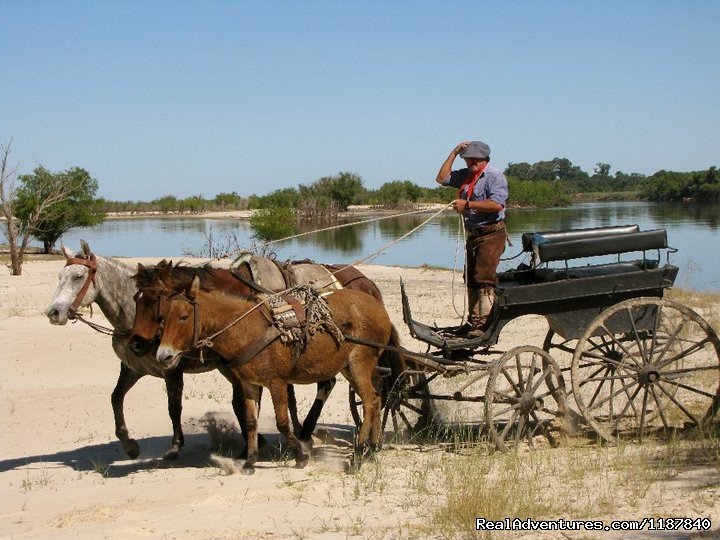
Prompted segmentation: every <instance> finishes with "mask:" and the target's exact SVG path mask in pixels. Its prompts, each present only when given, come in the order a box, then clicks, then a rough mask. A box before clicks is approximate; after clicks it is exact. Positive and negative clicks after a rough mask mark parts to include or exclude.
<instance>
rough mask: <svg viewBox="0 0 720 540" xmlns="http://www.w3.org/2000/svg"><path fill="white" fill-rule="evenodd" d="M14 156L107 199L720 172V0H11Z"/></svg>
mask: <svg viewBox="0 0 720 540" xmlns="http://www.w3.org/2000/svg"><path fill="white" fill-rule="evenodd" d="M0 11H1V15H0V54H1V55H2V56H1V58H2V64H0V65H1V66H2V67H1V68H0V87H1V88H2V98H1V99H0V142H2V143H7V141H9V140H10V139H11V138H12V149H13V152H12V154H11V160H12V161H13V162H14V163H17V164H18V165H19V168H20V172H30V171H31V170H32V169H33V168H35V167H36V166H38V165H43V166H45V167H47V168H49V169H50V170H53V171H58V170H63V169H67V168H70V167H75V166H78V167H83V168H85V169H87V170H88V171H89V172H90V174H91V175H92V176H93V177H95V178H97V180H98V182H99V184H100V195H102V196H104V197H107V198H109V199H113V200H150V199H153V198H156V197H160V196H162V195H165V194H175V195H177V196H182V197H184V196H189V195H195V194H200V195H203V196H205V197H212V196H214V195H215V194H217V193H220V192H230V191H237V192H238V193H239V194H241V195H244V196H247V195H250V194H252V193H256V194H266V193H268V192H270V191H272V190H274V189H278V188H282V187H288V186H297V185H298V184H301V183H302V184H309V183H311V182H313V181H315V180H317V179H318V178H320V177H322V176H330V175H334V174H337V173H338V172H340V171H351V172H355V173H357V174H359V175H360V176H361V177H362V178H363V179H364V182H365V185H366V187H369V188H376V187H378V186H380V185H381V184H382V183H384V182H388V181H392V180H411V181H413V182H416V183H418V184H424V185H429V186H433V185H434V177H435V174H436V172H437V170H438V168H439V167H440V164H441V163H442V161H443V160H444V159H445V157H446V156H447V154H448V152H449V151H450V150H451V148H452V147H453V146H454V145H455V144H456V143H457V142H459V141H461V140H465V139H479V140H483V141H485V142H487V143H488V144H489V145H490V146H491V148H492V159H493V163H494V165H496V166H498V167H499V168H501V169H502V168H504V167H505V166H506V165H507V164H508V163H509V162H521V161H527V162H530V163H534V162H536V161H540V160H549V159H552V158H554V157H566V158H568V159H570V160H571V161H572V162H573V163H574V164H576V165H579V166H581V167H582V168H583V170H585V171H587V172H590V173H592V170H593V167H594V166H595V164H596V163H597V162H603V163H609V164H610V165H611V166H612V169H611V172H615V171H618V170H620V171H623V172H625V173H630V172H639V173H645V174H651V173H653V172H656V171H658V170H661V169H669V170H681V171H689V170H698V169H706V168H708V167H710V166H712V165H719V164H720V32H718V30H717V28H718V20H720V1H718V0H707V1H703V0H690V1H688V0H683V1H678V2H668V1H660V0H658V1H642V0H635V1H630V2H628V1H613V0H610V1H604V2H590V1H584V0H577V1H550V0H548V1H540V0H537V1H508V2H478V1H475V2H460V1H452V0H451V1H436V2H428V1H422V0H415V1H413V2H409V1H408V2H405V1H384V2H380V1H368V2H350V1H339V0H335V1H317V2H315V1H295V2H290V1H287V2H279V1H263V2H260V1H257V2H250V1H238V2H229V1H226V2H219V1H215V2H212V1H196V2H190V1H185V2H169V1H168V2H158V1H142V2H141V1H123V2H110V1H102V2H97V1H88V2H80V1H64V2H57V1H47V2H37V1H26V0H23V1H20V0H2V6H1V9H0Z"/></svg>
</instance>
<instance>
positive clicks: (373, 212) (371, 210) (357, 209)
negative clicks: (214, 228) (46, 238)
mask: <svg viewBox="0 0 720 540" xmlns="http://www.w3.org/2000/svg"><path fill="white" fill-rule="evenodd" d="M446 206H447V205H446V204H415V205H412V206H408V207H405V208H386V207H383V206H375V205H369V204H368V205H351V206H349V207H348V209H347V210H346V211H345V212H340V214H339V217H344V216H366V217H378V216H392V215H397V214H405V213H408V212H417V213H422V212H439V211H440V210H442V209H443V208H445V207H446ZM255 212H256V210H217V211H212V212H160V211H152V212H109V213H107V214H106V215H105V219H187V218H194V219H250V218H251V217H252V215H253V214H254V213H255Z"/></svg>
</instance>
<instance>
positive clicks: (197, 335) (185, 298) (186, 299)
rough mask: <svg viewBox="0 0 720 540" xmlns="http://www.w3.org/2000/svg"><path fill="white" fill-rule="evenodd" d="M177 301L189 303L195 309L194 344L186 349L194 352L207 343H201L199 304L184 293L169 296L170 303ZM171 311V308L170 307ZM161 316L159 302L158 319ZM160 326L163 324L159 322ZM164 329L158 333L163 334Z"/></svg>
mask: <svg viewBox="0 0 720 540" xmlns="http://www.w3.org/2000/svg"><path fill="white" fill-rule="evenodd" d="M177 300H182V301H183V302H187V303H188V304H190V305H191V306H192V309H193V337H192V343H191V344H190V347H189V348H188V349H186V351H192V350H194V349H198V348H201V347H204V346H205V343H204V341H205V340H203V343H199V342H200V313H199V308H198V303H197V301H195V300H194V299H192V298H189V297H188V296H187V295H186V294H185V293H184V292H177V293H175V294H173V295H170V296H168V302H175V301H177ZM168 309H169V307H168ZM159 316H160V302H159V301H158V317H159ZM158 324H162V323H161V322H160V321H159V320H158ZM161 331H162V328H158V332H161Z"/></svg>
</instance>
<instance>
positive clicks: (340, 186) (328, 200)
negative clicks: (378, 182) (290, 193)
mask: <svg viewBox="0 0 720 540" xmlns="http://www.w3.org/2000/svg"><path fill="white" fill-rule="evenodd" d="M364 192H365V188H364V187H363V181H362V178H361V177H360V176H359V175H357V174H355V173H350V172H341V173H338V174H337V175H335V176H324V177H322V178H320V179H319V180H316V181H315V182H313V183H312V184H310V185H309V186H304V185H300V190H299V194H300V199H305V200H306V201H313V205H314V206H316V207H318V208H328V207H330V206H332V205H333V203H334V206H336V207H337V209H338V210H339V211H341V212H342V211H344V210H347V207H348V206H350V205H351V204H353V202H355V200H356V199H357V198H358V197H360V196H361V195H362V194H363V193H364Z"/></svg>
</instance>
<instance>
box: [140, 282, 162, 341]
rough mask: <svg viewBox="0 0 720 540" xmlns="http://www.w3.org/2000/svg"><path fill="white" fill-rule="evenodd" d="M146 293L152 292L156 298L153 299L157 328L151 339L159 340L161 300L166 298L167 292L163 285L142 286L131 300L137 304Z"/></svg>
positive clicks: (160, 331)
mask: <svg viewBox="0 0 720 540" xmlns="http://www.w3.org/2000/svg"><path fill="white" fill-rule="evenodd" d="M147 293H154V294H155V295H156V298H157V300H156V301H155V322H156V323H157V330H156V331H155V336H154V337H153V338H152V339H155V340H156V341H159V340H160V336H161V335H162V331H163V317H162V301H163V299H164V298H167V296H168V294H167V291H166V290H165V289H164V288H163V287H143V288H141V289H138V291H137V292H136V293H135V294H134V295H133V301H134V302H135V304H136V305H137V303H138V300H140V298H141V297H144V296H146V295H147ZM141 339H146V338H141Z"/></svg>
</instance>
